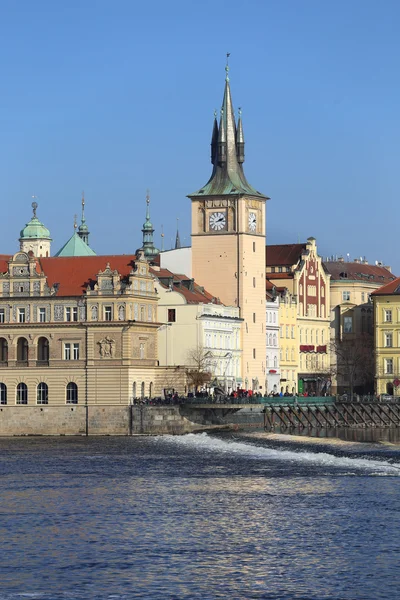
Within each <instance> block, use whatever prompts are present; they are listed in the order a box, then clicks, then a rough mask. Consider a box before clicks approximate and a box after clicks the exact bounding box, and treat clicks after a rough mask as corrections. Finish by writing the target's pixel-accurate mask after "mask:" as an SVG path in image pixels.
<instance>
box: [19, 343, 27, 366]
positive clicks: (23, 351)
mask: <svg viewBox="0 0 400 600" xmlns="http://www.w3.org/2000/svg"><path fill="white" fill-rule="evenodd" d="M17 361H18V362H23V363H26V362H28V340H27V339H25V338H22V337H21V338H19V339H18V342H17Z"/></svg>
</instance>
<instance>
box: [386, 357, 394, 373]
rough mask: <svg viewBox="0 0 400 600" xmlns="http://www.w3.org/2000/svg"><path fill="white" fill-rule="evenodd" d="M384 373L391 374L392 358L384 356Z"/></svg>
mask: <svg viewBox="0 0 400 600" xmlns="http://www.w3.org/2000/svg"><path fill="white" fill-rule="evenodd" d="M384 363H385V373H386V374H387V375H392V374H393V358H385V361H384Z"/></svg>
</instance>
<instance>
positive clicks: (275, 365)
mask: <svg viewBox="0 0 400 600" xmlns="http://www.w3.org/2000/svg"><path fill="white" fill-rule="evenodd" d="M267 288H268V285H267ZM274 289H275V288H274V286H272V289H271V290H269V289H267V301H266V317H267V319H266V321H267V322H266V328H265V332H266V345H267V354H266V372H267V376H266V382H265V389H266V391H267V394H270V393H271V392H273V393H277V392H279V391H280V379H281V375H280V355H279V295H278V294H276V293H275V292H274Z"/></svg>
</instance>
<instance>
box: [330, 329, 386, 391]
mask: <svg viewBox="0 0 400 600" xmlns="http://www.w3.org/2000/svg"><path fill="white" fill-rule="evenodd" d="M332 350H333V352H334V353H335V355H336V365H335V366H334V367H333V370H334V372H335V375H336V377H337V376H341V377H342V378H343V379H344V380H345V381H346V382H347V383H348V387H349V391H350V395H351V396H353V392H354V388H355V386H357V385H366V384H369V383H372V382H373V381H374V373H375V356H374V340H373V337H372V336H371V335H368V334H362V335H360V336H357V337H355V338H350V337H346V338H344V339H343V340H335V341H333V342H332Z"/></svg>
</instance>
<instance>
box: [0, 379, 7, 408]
mask: <svg viewBox="0 0 400 600" xmlns="http://www.w3.org/2000/svg"><path fill="white" fill-rule="evenodd" d="M0 404H7V386H6V384H5V383H0Z"/></svg>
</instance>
